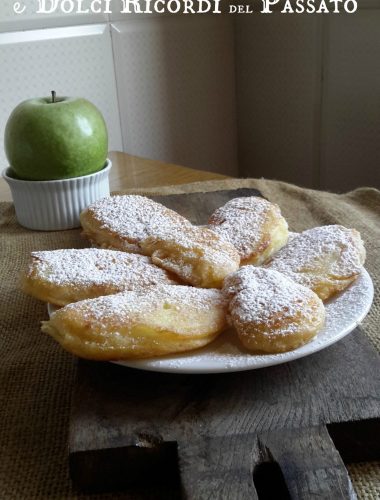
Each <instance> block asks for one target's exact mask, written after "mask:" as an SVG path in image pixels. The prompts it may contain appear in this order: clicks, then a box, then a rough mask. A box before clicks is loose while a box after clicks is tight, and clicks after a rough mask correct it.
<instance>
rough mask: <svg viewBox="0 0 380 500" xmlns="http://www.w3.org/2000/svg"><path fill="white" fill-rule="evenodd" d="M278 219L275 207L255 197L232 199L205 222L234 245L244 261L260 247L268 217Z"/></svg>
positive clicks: (276, 207)
mask: <svg viewBox="0 0 380 500" xmlns="http://www.w3.org/2000/svg"><path fill="white" fill-rule="evenodd" d="M271 212H274V213H275V215H276V217H282V216H281V212H280V209H279V208H278V206H277V205H274V204H272V203H270V202H269V201H267V200H264V199H263V198H259V197H257V196H249V197H243V198H234V199H232V200H230V201H229V202H227V203H226V204H225V205H224V206H223V207H220V208H218V209H217V210H216V211H215V212H214V213H213V214H212V215H211V217H210V219H209V227H210V229H212V230H213V231H215V232H216V233H218V234H220V235H221V236H222V237H223V238H224V239H225V240H226V241H228V242H230V243H231V244H232V245H234V246H235V247H236V248H237V250H238V251H239V255H240V257H241V258H242V259H247V258H248V257H249V256H250V255H251V253H252V251H253V250H254V249H256V247H257V246H258V245H259V244H260V241H261V238H262V237H263V225H264V223H265V222H266V219H267V217H268V214H269V213H271Z"/></svg>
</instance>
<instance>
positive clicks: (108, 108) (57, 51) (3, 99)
mask: <svg viewBox="0 0 380 500" xmlns="http://www.w3.org/2000/svg"><path fill="white" fill-rule="evenodd" d="M0 66H1V71H0V89H1V92H0V137H3V135H4V128H5V124H6V120H7V118H8V116H9V114H10V113H11V111H12V109H13V108H14V107H15V106H16V105H17V104H18V103H19V102H20V101H23V100H25V99H28V98H32V97H39V96H46V95H49V94H50V91H51V90H53V89H54V90H56V91H57V94H58V95H70V96H80V97H85V98H87V99H88V100H90V101H92V102H93V103H94V104H95V105H96V106H98V107H99V109H100V110H101V111H102V113H103V115H104V118H105V120H106V122H107V126H108V131H109V138H110V144H109V147H110V149H111V150H112V149H114V150H115V149H119V150H120V149H122V140H121V132H120V119H119V112H118V103H117V93H116V85H115V76H114V67H113V58H112V45H111V39H110V33H109V29H108V26H107V25H88V26H77V27H71V28H53V29H49V30H36V31H25V32H18V33H2V34H0ZM2 146H3V145H2V143H1V149H0V162H1V163H0V164H2V165H4V164H6V159H5V155H4V152H3V147H2Z"/></svg>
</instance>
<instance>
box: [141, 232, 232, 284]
mask: <svg viewBox="0 0 380 500" xmlns="http://www.w3.org/2000/svg"><path fill="white" fill-rule="evenodd" d="M141 247H142V249H143V252H144V253H145V254H147V255H150V256H151V258H152V261H153V262H154V263H155V264H157V265H158V266H161V267H163V268H164V269H166V270H168V271H171V272H173V273H174V274H176V275H177V276H179V277H180V278H181V279H182V280H183V281H185V282H186V283H190V284H191V285H194V286H198V287H202V288H221V287H222V285H223V280H224V278H225V277H226V276H227V275H228V274H230V273H232V272H234V271H236V270H237V269H238V268H239V263H240V258H239V254H238V252H237V250H236V249H235V247H234V246H232V245H231V244H230V243H228V242H227V241H225V240H224V239H223V238H221V237H220V236H219V235H217V234H216V233H214V232H213V231H210V229H208V228H206V227H203V226H202V227H198V226H183V227H179V228H176V229H175V230H174V229H172V230H171V231H167V230H166V229H165V228H162V229H161V230H158V229H157V230H156V231H155V233H154V235H152V236H150V237H148V238H147V239H146V240H144V241H143V242H142V243H141Z"/></svg>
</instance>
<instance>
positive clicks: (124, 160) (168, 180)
mask: <svg viewBox="0 0 380 500" xmlns="http://www.w3.org/2000/svg"><path fill="white" fill-rule="evenodd" d="M109 156H110V158H111V160H112V164H113V166H112V169H111V173H110V188H111V191H118V190H122V189H128V188H134V187H155V186H167V185H170V184H185V183H188V182H196V181H208V180H211V179H226V178H227V177H226V176H225V175H221V174H217V173H214V172H205V171H203V170H195V169H193V168H188V167H181V166H179V165H173V164H171V163H164V162H161V161H156V160H147V159H145V158H139V157H137V156H132V155H129V154H127V153H121V152H116V151H113V152H111V153H110V155H109ZM0 201H12V196H11V192H10V189H9V186H8V184H7V183H6V182H5V181H4V179H2V178H0Z"/></svg>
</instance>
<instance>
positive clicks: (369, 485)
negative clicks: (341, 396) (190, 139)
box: [0, 179, 380, 500]
mask: <svg viewBox="0 0 380 500" xmlns="http://www.w3.org/2000/svg"><path fill="white" fill-rule="evenodd" d="M238 187H255V188H258V189H259V190H261V192H262V193H263V194H264V195H265V196H266V197H267V198H268V199H269V200H272V201H275V202H277V203H278V204H279V205H280V207H281V209H282V211H283V214H284V215H285V217H286V218H287V220H288V222H289V225H290V227H291V229H293V230H295V231H300V230H303V229H306V228H310V227H313V226H317V225H322V224H335V223H339V224H343V225H345V226H348V227H355V228H356V229H358V230H359V231H360V232H361V234H362V237H363V239H364V241H365V244H366V248H367V255H368V257H367V263H366V267H367V269H368V271H369V273H370V274H371V276H372V279H373V280H374V283H375V289H376V296H375V301H374V304H373V306H372V309H371V311H370V313H369V315H368V316H367V318H366V320H365V322H364V324H363V327H364V330H365V332H366V334H367V335H368V337H369V338H370V339H371V341H372V342H373V344H374V346H375V347H376V348H377V349H378V350H380V331H379V320H380V295H379V292H378V290H379V282H380V259H379V254H380V252H379V248H380V192H379V191H377V190H375V189H370V188H362V189H357V190H355V191H352V192H350V193H347V194H344V195H337V194H331V193H326V192H318V191H312V190H306V189H302V188H298V187H296V186H292V185H289V184H285V183H280V182H276V181H267V180H263V179H262V180H252V179H246V180H241V179H240V180H239V179H236V180H225V181H224V180H223V181H209V182H204V183H193V184H187V185H181V186H174V187H173V186H169V187H164V188H161V187H160V188H155V189H151V190H147V189H145V190H141V192H145V193H155V194H170V193H183V192H199V191H202V192H205V191H217V190H220V189H234V188H238ZM134 192H137V191H136V190H134ZM0 228H1V232H0V272H1V275H0V277H1V279H0V290H1V303H0V332H1V368H0V377H1V381H0V397H1V406H0V412H1V420H0V425H1V436H0V445H1V459H0V498H1V499H18V500H21V499H32V498H77V497H79V496H78V495H76V494H75V492H74V491H73V490H72V487H71V484H70V480H69V477H68V467H67V435H68V419H69V409H70V393H71V388H72V384H73V381H74V374H75V359H74V357H73V356H71V355H69V354H67V353H66V352H64V351H63V350H62V349H61V348H60V347H59V346H58V345H57V344H56V343H55V342H54V341H53V340H52V339H50V338H49V337H47V336H46V335H43V334H41V332H40V330H39V323H40V321H41V320H43V319H46V317H47V314H46V306H45V305H44V304H42V303H40V302H38V301H36V300H34V299H32V298H30V297H27V296H24V295H23V294H22V293H20V292H19V290H18V283H17V277H18V274H19V271H20V270H21V269H22V268H23V267H24V266H25V263H26V261H27V259H28V255H29V253H30V251H32V250H45V249H56V248H70V247H80V246H85V242H84V241H83V240H81V238H80V236H79V231H78V230H72V231H62V232H49V233H47V232H46V233H45V232H32V231H28V230H26V229H23V228H22V227H20V226H19V225H18V224H17V222H16V218H15V214H14V209H13V205H12V204H11V203H5V202H3V203H0ZM349 471H350V475H351V478H352V480H353V484H354V487H355V489H356V491H357V493H358V496H359V498H363V499H373V500H374V499H379V498H380V462H375V463H368V464H355V465H351V466H349ZM107 497H108V496H106V495H102V496H92V497H91V498H107ZM117 497H119V498H126V496H125V495H117ZM80 498H85V497H84V496H80Z"/></svg>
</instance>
